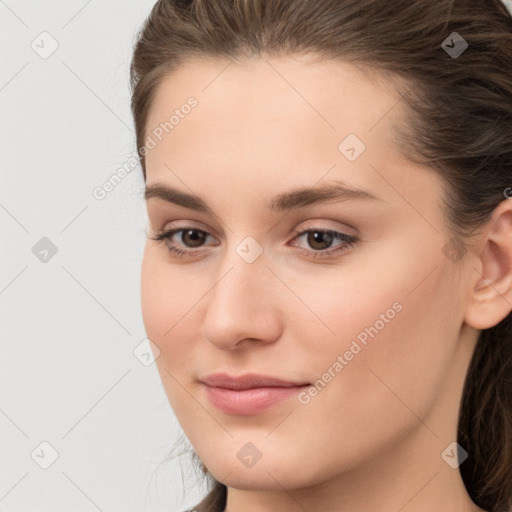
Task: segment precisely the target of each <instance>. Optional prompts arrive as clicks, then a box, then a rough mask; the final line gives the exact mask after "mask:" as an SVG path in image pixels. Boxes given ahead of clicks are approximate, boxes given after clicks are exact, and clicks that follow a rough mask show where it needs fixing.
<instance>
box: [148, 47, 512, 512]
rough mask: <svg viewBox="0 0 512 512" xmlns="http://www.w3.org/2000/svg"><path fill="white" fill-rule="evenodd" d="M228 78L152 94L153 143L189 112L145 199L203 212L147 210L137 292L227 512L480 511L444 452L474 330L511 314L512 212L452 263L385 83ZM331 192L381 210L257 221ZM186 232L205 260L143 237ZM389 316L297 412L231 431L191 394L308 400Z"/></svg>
mask: <svg viewBox="0 0 512 512" xmlns="http://www.w3.org/2000/svg"><path fill="white" fill-rule="evenodd" d="M228 63H229V61H223V60H220V59H216V60H215V59H198V58H196V59H194V60H192V61H189V62H188V63H186V64H184V65H183V66H182V67H180V68H179V69H178V70H176V71H174V72H173V74H172V75H170V76H168V77H167V78H166V79H165V80H164V81H163V82H162V83H161V85H160V87H159V88H158V90H157V94H156V96H155V98H154V100H153V103H152V106H151V109H150V112H149V115H148V119H147V128H148V133H150V131H151V129H152V128H153V127H155V126H157V125H158V124H159V123H160V122H164V121H165V120H167V119H168V118H169V115H170V113H172V111H173V110H174V109H176V108H179V107H180V106H181V105H183V104H184V103H185V102H186V101H187V98H189V97H190V96H194V97H195V98H196V99H197V100H198V105H197V107H195V108H194V109H193V110H192V111H191V113H190V114H189V115H188V116H186V117H185V118H184V119H181V120H180V123H179V125H177V126H175V128H174V129H173V130H172V131H170V132H169V134H168V135H166V136H164V137H163V138H162V141H161V142H159V143H158V145H157V146H156V147H155V148H154V149H152V150H151V151H150V152H149V154H148V155H147V158H146V168H147V181H146V184H147V185H148V186H150V185H155V184H166V185H169V186H172V187H174V188H177V189H179V190H181V191H184V192H188V193H194V194H196V195H198V196H200V197H201V198H202V199H203V200H204V201H205V202H206V203H207V204H208V206H209V207H210V208H211V210H212V211H213V214H208V213H200V212H196V211H194V210H191V209H188V208H184V207H181V206H177V205H174V204H171V203H168V202H166V201H164V200H163V199H161V198H151V199H148V200H147V201H146V205H147V213H148V239H147V241H146V245H145V250H144V257H143V264H142V274H141V298H142V313H143V319H144V325H145V328H146V332H147V335H148V337H149V338H150V339H151V340H152V342H153V343H154V344H155V347H158V350H159V351H160V352H159V355H158V357H157V359H156V364H157V367H158V371H159V373H160V376H161V379H162V383H163V386H164V388H165V391H166V394H167V396H168V399H169V402H170V404H171V406H172V408H173V410H174V412H175V414H176V417H177V419H178V421H179V422H180V424H181V426H182V428H183V430H184V432H185V434H186V435H187V437H188V438H189V439H190V441H191V443H192V445H193V447H194V449H195V450H196V452H197V453H198V455H199V457H200V458H201V460H202V461H203V462H204V463H205V465H206V466H207V467H208V469H209V470H210V472H211V473H212V474H213V475H214V476H215V478H217V480H220V481H222V482H223V483H224V484H226V485H227V486H228V501H227V508H226V510H228V511H229V512H242V511H244V512H262V511H266V512H268V511H272V512H281V511H283V512H284V511H286V512H291V511H304V510H308V511H312V510H315V511H317V512H324V511H325V512H327V511H333V510H336V511H337V512H345V511H347V512H348V511H350V512H367V511H379V512H396V511H398V510H400V511H401V512H408V511H411V512H412V511H414V512H423V511H424V512H427V511H429V512H431V511H434V510H435V511H437V512H444V511H446V512H448V511H449V512H463V511H464V512H469V511H477V510H482V509H480V508H479V507H478V506H476V504H474V503H473V502H472V501H471V499H470V497H469V495H468V494H467V492H466V490H465V487H464V484H463V482H462V479H461V476H460V472H459V470H458V469H452V467H450V466H449V465H448V463H447V462H446V461H445V460H444V459H443V458H442V456H441V454H442V452H443V451H444V450H445V449H446V448H447V447H448V446H449V445H450V444H451V443H452V442H454V441H456V428H457V418H458V412H459V403H460V399H461V396H462V389H463V383H464V378H465V375H466V371H467V368H468V365H469V362H470V358H471V355H472V353H473V350H474V347H475V343H476V340H477V337H478V334H479V329H484V328H488V327H491V326H493V325H495V324H497V323H498V322H499V321H500V320H502V319H503V318H504V317H505V316H506V315H507V314H508V313H509V312H510V310H511V308H512V306H511V304H512V292H511V282H512V268H511V267H512V263H511V262H512V249H511V246H512V244H510V239H511V237H512V220H511V218H512V212H511V206H510V201H504V202H503V203H502V204H501V205H500V206H499V207H498V208H497V209H496V210H495V212H494V215H493V217H492V219H491V220H490V221H489V222H488V223H487V224H486V225H485V226H484V227H483V228H482V229H481V230H480V231H479V232H478V233H477V234H476V235H475V237H474V239H472V241H471V242H472V245H471V246H470V248H469V250H467V251H466V253H465V256H464V258H462V259H461V260H458V261H453V260H452V259H450V258H448V257H447V256H446V254H445V252H443V247H444V246H445V244H446V243H447V242H448V240H450V238H451V235H450V234H449V232H448V231H447V228H446V219H445V218H444V214H443V212H442V210H441V205H440V201H439V198H440V197H441V194H442V191H443V181H442V180H441V178H440V177H439V176H438V175H437V174H435V173H434V172H432V170H430V169H427V168H425V167H420V166H417V165H415V164H412V163H411V162H409V161H407V160H406V159H405V158H404V157H403V156H402V155H401V154H400V153H399V152H398V151H397V150H396V147H395V146H394V145H393V139H392V134H393V133H394V128H395V127H396V126H398V123H401V122H404V121H406V117H405V116H406V114H405V112H404V111H403V105H402V104H401V103H398V104H397V101H398V99H399V96H398V94H397V93H396V88H395V87H394V86H393V84H392V82H391V81H389V80H388V81H386V80H384V79H382V80H377V77H376V75H370V74H369V73H365V72H364V71H363V70H362V68H359V67H355V66H354V65H351V64H349V63H340V62H332V61H319V60H318V59H317V60H314V59H311V58H310V57H307V58H306V57H304V56H303V57H300V58H299V57H298V56H293V57H290V56H287V57H280V58H277V57H272V58H261V59H252V60H247V61H244V62H243V63H241V64H240V63H239V64H235V63H231V64H229V66H227V64H228ZM226 66H227V67H226ZM349 133H354V134H356V135H357V136H358V137H359V138H360V139H361V140H362V141H363V142H364V144H365V145H366V150H365V151H364V152H363V153H362V154H360V156H359V157H358V158H357V159H356V160H355V161H352V162H351V161H349V160H348V159H347V158H346V157H345V156H344V155H343V154H342V153H341V152H340V151H339V150H338V145H339V144H340V142H341V141H342V140H343V139H344V138H345V137H346V136H347V135H348V134H349ZM333 180H342V181H344V182H345V183H347V184H349V185H350V186H352V187H358V188H362V189H365V190H368V191H370V192H372V193H373V194H375V195H377V196H378V197H379V198H380V199H379V200H364V199H356V200H354V199H351V200H346V201H331V202H329V203H323V204H317V205H310V206H307V207H305V208H300V209H297V210H293V211H290V212H288V213H283V212H277V213H271V212H270V211H269V210H268V209H267V208H266V202H268V201H270V199H271V198H272V197H273V196H275V195H276V194H278V193H282V192H288V191H290V190H291V189H294V188H296V187H299V186H308V187H314V186H316V187H318V186H320V185H323V184H326V183H328V182H331V181H333ZM191 225H192V226H193V227H195V228H196V229H199V230H203V231H206V232H207V233H209V234H210V235H209V236H208V237H207V238H206V239H205V240H204V242H203V244H202V245H201V244H200V245H199V246H197V245H193V240H192V241H191V239H190V238H187V237H186V236H185V235H183V232H182V233H178V234H176V235H174V237H173V239H172V242H170V241H167V243H172V244H174V245H175V246H177V247H179V248H181V249H189V250H191V251H196V253H194V254H195V255H191V256H188V257H185V258H181V259H180V258H175V257H173V255H172V254H170V253H169V252H168V249H167V248H166V245H165V244H166V242H165V241H160V242H156V241H154V240H152V239H151V238H150V236H153V235H155V234H156V233H157V232H159V231H162V230H164V229H169V228H170V227H175V228H179V227H181V228H185V227H188V226H191ZM294 228H300V229H301V230H302V229H306V228H309V229H311V228H316V229H317V230H321V229H324V230H325V229H332V230H335V231H338V232H341V233H347V234H357V235H358V236H359V237H360V241H359V242H358V243H356V244H355V245H354V246H352V247H348V248H346V250H342V251H339V252H338V253H335V254H333V255H332V256H330V257H326V258H322V259H314V258H313V257H311V256H306V255H303V254H301V249H306V250H310V251H312V252H314V251H315V248H316V251H317V252H319V251H321V250H323V251H325V250H328V249H330V248H332V247H334V246H339V245H340V244H342V242H339V241H337V240H336V239H335V240H333V241H332V244H331V245H330V246H329V243H325V242H324V244H323V245H320V246H319V245H317V246H315V245H312V244H311V242H312V239H311V237H310V238H309V242H308V236H307V235H302V236H300V237H296V235H295V233H294V232H293V229H294ZM247 236H251V237H253V238H254V239H255V240H256V241H257V242H258V244H259V245H260V246H261V249H262V251H263V252H262V253H261V254H260V255H259V256H258V257H257V258H256V260H255V261H254V262H252V263H247V262H246V261H245V260H244V259H242V258H241V257H240V256H239V254H238V253H237V252H236V248H237V246H238V244H240V242H242V241H243V240H244V239H245V237H247ZM293 244H295V245H293ZM394 303H399V304H401V306H402V309H401V311H400V312H398V313H396V315H395V316H394V318H393V319H392V320H389V321H388V322H387V323H385V326H384V328H382V330H380V331H379V332H378V335H377V336H375V337H374V338H373V339H372V338H369V339H368V342H367V345H366V346H364V347H363V348H362V349H361V351H360V352H358V353H357V355H355V356H354V357H353V359H352V360H351V361H349V362H348V364H347V365H346V366H344V368H343V369H342V370H341V371H340V372H339V373H337V374H336V376H335V377H334V378H332V379H331V381H330V382H329V383H328V384H327V385H326V386H325V387H324V388H323V389H322V390H321V391H320V392H318V394H317V396H315V397H313V398H311V400H310V402H309V403H308V404H301V403H299V401H298V400H297V399H295V398H293V399H290V400H286V401H285V402H282V403H280V404H279V405H277V406H274V407H272V408H271V409H269V410H267V411H265V412H263V413H259V414H256V415H251V416H240V415H232V414H226V413H223V412H221V411H219V410H218V409H216V408H215V407H214V406H213V405H212V404H211V403H210V402H209V400H208V399H207V396H206V394H205V389H204V386H203V385H202V384H200V383H199V382H198V379H199V378H200V377H204V376H205V375H207V374H211V373H216V372H222V371H224V372H226V373H229V374H232V375H241V374H245V373H249V372H253V373H260V374H266V375H272V376H276V377H279V378H282V379H285V380H291V381H307V382H311V383H313V382H315V381H317V380H318V379H319V378H321V377H322V375H323V374H324V373H325V372H326V371H327V369H328V368H332V366H333V363H334V362H335V361H336V360H337V357H338V356H339V355H342V354H344V353H345V352H346V351H347V350H348V349H349V348H350V345H351V342H352V341H353V340H354V339H356V337H357V335H358V334H359V333H361V331H363V330H364V328H365V327H369V326H372V325H374V324H375V322H376V321H377V320H379V318H381V317H380V315H381V314H384V313H385V312H386V311H387V310H388V309H389V308H391V307H392V304H394ZM248 442H250V443H253V444H254V445H255V446H256V447H257V448H258V450H259V451H260V452H261V454H262V457H261V459H260V460H259V461H258V462H257V463H256V464H254V465H253V466H252V467H246V466H245V465H244V464H242V463H241V461H240V460H239V458H238V457H237V453H238V452H239V450H240V449H241V448H242V447H243V446H244V445H245V444H246V443H248ZM463 448H465V449H466V450H469V451H470V449H469V447H463ZM470 455H471V454H470Z"/></svg>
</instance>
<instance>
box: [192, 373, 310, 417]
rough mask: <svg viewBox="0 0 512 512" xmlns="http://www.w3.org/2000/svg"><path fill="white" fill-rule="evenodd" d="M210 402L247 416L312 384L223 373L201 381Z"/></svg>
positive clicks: (263, 409) (228, 410)
mask: <svg viewBox="0 0 512 512" xmlns="http://www.w3.org/2000/svg"><path fill="white" fill-rule="evenodd" d="M200 382H201V383H202V384H204V386H205V390H206V395H207V397H208V399H209V401H210V402H211V403H212V404H213V405H214V406H215V407H217V409H219V410H220V411H222V412H224V413H226V414H235V415H242V416H248V415H252V414H257V413H259V412H263V411H265V410H267V409H269V408H271V407H273V406H275V405H277V404H279V403H281V402H283V401H285V400H287V399H290V398H292V397H294V396H296V395H297V394H298V393H299V392H300V391H301V390H302V389H303V388H306V387H309V386H310V385H311V384H310V383H306V382H304V381H285V380H282V379H279V378H276V377H271V376H267V375H258V374H246V375H242V376H239V377H234V376H231V375H228V374H226V373H216V374H212V375H208V376H207V377H204V378H202V379H201V380H200Z"/></svg>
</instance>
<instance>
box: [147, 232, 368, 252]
mask: <svg viewBox="0 0 512 512" xmlns="http://www.w3.org/2000/svg"><path fill="white" fill-rule="evenodd" d="M177 233H181V241H182V243H184V245H185V247H196V248H197V247H200V246H201V245H202V243H203V242H204V241H205V240H206V239H207V237H208V236H211V235H210V233H208V232H207V231H203V230H200V229H197V228H194V227H185V228H177V229H171V230H168V231H163V232H159V233H157V234H156V236H154V237H151V239H152V240H155V241H157V242H160V241H163V240H165V241H166V246H167V249H168V250H169V252H170V253H172V254H173V255H175V257H178V258H183V257H186V256H188V255H192V254H193V253H195V254H197V253H198V252H200V251H197V250H193V249H181V248H180V247H177V246H176V245H175V244H173V243H172V238H173V237H174V235H175V234H177ZM295 233H296V236H295V238H294V240H295V239H297V238H300V237H302V236H304V235H308V236H307V242H308V244H310V246H311V247H313V248H316V250H308V249H302V250H301V253H302V254H303V255H305V256H310V257H313V258H321V257H327V256H331V255H332V254H333V253H337V252H340V251H344V250H347V249H349V248H350V247H352V246H353V245H355V244H356V243H357V242H359V238H358V237H355V236H352V235H347V234H346V233H340V232H338V231H333V230H326V229H314V228H313V229H306V230H303V231H296V232H295ZM187 238H188V239H189V241H187ZM333 240H339V241H340V242H341V243H340V244H338V245H336V246H334V248H331V249H328V250H325V249H327V248H326V247H318V245H321V246H322V245H325V244H327V245H328V246H329V247H330V246H331V244H332V242H333ZM217 245H218V244H217ZM291 245H292V246H293V247H295V246H296V245H295V244H291ZM201 252H202V251H201Z"/></svg>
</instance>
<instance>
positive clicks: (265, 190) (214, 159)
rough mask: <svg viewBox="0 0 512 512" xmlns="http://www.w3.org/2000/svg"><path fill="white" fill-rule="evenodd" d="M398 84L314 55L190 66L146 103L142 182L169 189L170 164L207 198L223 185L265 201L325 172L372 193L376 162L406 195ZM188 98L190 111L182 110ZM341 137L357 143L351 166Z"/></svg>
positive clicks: (407, 167) (377, 185)
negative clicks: (148, 144)
mask: <svg viewBox="0 0 512 512" xmlns="http://www.w3.org/2000/svg"><path fill="white" fill-rule="evenodd" d="M397 85H403V82H400V80H399V79H396V80H395V79H391V78H390V75H385V74H380V73H378V72H375V71H373V70H371V69H370V68H365V67H361V66H355V65H353V64H351V63H347V62H340V61H327V60H319V59H318V58H316V59H312V58H309V57H297V56H295V57H280V58H276V57H272V58H259V59H249V60H247V61H245V62H243V63H234V62H231V61H229V60H221V59H204V58H202V59H194V60H191V61H189V62H187V63H186V64H183V65H182V66H181V67H179V68H178V69H176V70H175V71H174V72H173V73H171V74H170V75H168V76H166V77H165V79H164V80H163V81H162V82H161V83H160V85H159V87H158V88H157V90H156V93H155V96H154V98H153V102H152V105H151V108H150V110H149V113H148V117H147V123H146V135H147V136H150V137H151V136H152V134H153V133H154V130H155V129H157V130H158V128H159V127H160V131H159V137H160V140H156V145H155V147H154V148H153V149H151V151H150V152H149V153H148V155H147V157H146V169H147V183H148V184H151V183H154V182H156V181H160V182H162V181H163V182H165V181H168V182H169V181H173V182H176V183H177V181H176V179H175V177H173V176H171V175H170V173H169V168H172V169H174V170H175V171H176V172H177V173H178V174H180V175H181V176H186V177H187V183H188V184H189V185H190V186H192V188H193V189H194V190H199V188H202V189H204V187H205V185H204V184H207V188H208V190H206V192H207V193H208V194H211V193H213V192H214V191H215V189H212V185H214V186H215V187H217V186H227V185H226V184H229V186H230V187H231V188H233V189H235V190H238V191H239V192H241V193H242V195H244V194H245V195H246V196H249V195H251V194H253V195H255V196H256V195H258V196H261V197H262V196H267V197H269V196H270V195H271V192H272V191H274V190H275V189H279V190H284V189H286V188H289V185H290V180H293V182H294V184H296V185H297V186H307V185H313V184H314V183H316V182H318V181H319V180H321V179H323V177H324V176H326V175H327V174H329V176H328V177H329V178H333V179H340V180H343V181H344V182H345V183H347V184H349V185H353V186H359V187H361V188H366V189H370V190H374V191H376V190H379V189H382V187H383V185H384V181H383V177H382V176H381V175H380V174H379V173H377V172H376V169H380V170H383V168H384V166H385V167H386V168H387V169H392V171H390V172H392V174H393V176H391V179H392V180H394V182H395V184H398V183H399V184H400V185H401V186H402V187H405V188H406V189H409V188H411V186H412V185H410V183H409V184H408V183H407V180H406V179H405V177H406V176H405V175H406V174H408V173H410V172H411V167H412V166H411V163H410V162H407V161H405V159H404V157H403V156H402V155H401V154H400V153H399V152H398V151H397V150H396V149H395V147H396V146H395V144H394V140H393V135H394V128H395V127H396V126H397V124H398V123H404V122H406V117H405V115H404V105H403V101H401V96H400V92H399V90H398V89H397ZM190 98H194V100H195V101H196V104H195V106H194V107H193V108H188V107H187V108H184V107H183V106H184V105H187V104H188V102H189V100H190ZM171 116H174V122H173V123H172V126H170V124H169V119H170V117H171ZM166 123H167V129H166V130H163V129H162V127H165V126H166ZM349 137H352V138H351V139H348V138H349ZM354 137H355V138H354ZM153 138H155V137H154V136H153ZM345 140H350V141H351V142H353V141H356V143H357V144H360V145H361V147H360V150H361V151H362V152H361V154H360V156H358V157H357V159H356V160H353V161H351V160H349V159H347V157H346V155H345V154H344V153H343V151H342V150H341V149H340V144H341V145H343V143H344V141H345ZM361 148H362V149H361ZM331 171H332V172H331ZM387 177H388V178H390V176H389V175H388V176H387ZM418 185H419V186H420V187H421V178H420V180H419V182H418ZM388 188H389V187H388ZM203 191H204V190H203ZM395 193H396V192H393V191H392V190H391V191H389V194H391V195H392V194H395ZM262 194H263V195H262ZM395 199H396V197H395Z"/></svg>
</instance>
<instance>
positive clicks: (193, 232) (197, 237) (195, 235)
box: [184, 229, 204, 245]
mask: <svg viewBox="0 0 512 512" xmlns="http://www.w3.org/2000/svg"><path fill="white" fill-rule="evenodd" d="M184 234H185V235H186V236H190V238H191V239H192V240H193V241H199V244H196V245H200V243H201V242H202V241H203V239H204V233H201V232H200V231H199V230H197V229H189V230H188V231H186V232H185V233H184ZM192 245H194V244H192Z"/></svg>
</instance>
